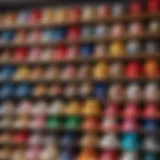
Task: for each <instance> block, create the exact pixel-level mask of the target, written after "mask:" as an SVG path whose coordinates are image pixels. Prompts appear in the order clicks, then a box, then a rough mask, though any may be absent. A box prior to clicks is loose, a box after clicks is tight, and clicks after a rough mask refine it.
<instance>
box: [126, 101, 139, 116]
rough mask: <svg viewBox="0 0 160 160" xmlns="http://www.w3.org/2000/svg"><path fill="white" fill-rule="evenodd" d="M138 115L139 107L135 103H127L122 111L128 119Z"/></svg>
mask: <svg viewBox="0 0 160 160" xmlns="http://www.w3.org/2000/svg"><path fill="white" fill-rule="evenodd" d="M140 114H141V112H140V107H139V106H138V105H137V104H136V103H129V104H127V105H126V107H125V109H124V116H125V117H128V118H136V117H138V116H139V115H140Z"/></svg>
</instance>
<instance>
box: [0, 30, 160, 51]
mask: <svg viewBox="0 0 160 160" xmlns="http://www.w3.org/2000/svg"><path fill="white" fill-rule="evenodd" d="M148 39H149V40H151V39H152V40H159V39H160V33H154V34H153V33H148V32H146V33H143V34H141V35H137V36H134V35H129V34H126V35H124V36H123V37H112V36H108V37H102V38H79V39H77V40H67V39H66V40H53V41H48V42H44V43H43V42H36V43H34V42H33V43H14V42H10V43H1V44H0V48H17V47H26V48H28V47H29V48H31V47H53V46H54V45H57V44H65V45H71V44H78V45H80V44H86V43H106V42H110V41H116V40H121V41H126V40H148Z"/></svg>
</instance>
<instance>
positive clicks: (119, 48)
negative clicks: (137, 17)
mask: <svg viewBox="0 0 160 160" xmlns="http://www.w3.org/2000/svg"><path fill="white" fill-rule="evenodd" d="M124 54H125V46H124V44H123V43H122V42H120V41H115V42H113V43H112V44H111V45H110V55H111V56H117V57H119V56H123V55H124Z"/></svg>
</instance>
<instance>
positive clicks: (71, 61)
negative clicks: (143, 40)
mask: <svg viewBox="0 0 160 160" xmlns="http://www.w3.org/2000/svg"><path fill="white" fill-rule="evenodd" d="M13 54H14V53H13ZM109 54H110V53H106V56H104V57H94V56H93V57H85V58H83V57H76V58H75V59H67V58H66V59H65V58H64V59H63V60H54V59H53V60H50V61H41V60H39V61H22V62H18V61H17V62H16V61H12V60H11V61H0V66H4V65H14V66H22V65H26V66H37V65H40V66H50V65H66V64H83V63H84V64H86V63H87V64H88V63H97V62H98V61H105V62H112V61H118V60H120V61H124V62H127V61H131V60H150V59H155V60H160V52H154V53H145V52H139V53H136V55H133V56H130V55H129V54H128V53H124V55H123V56H119V57H118V56H117V57H116V56H111V55H109Z"/></svg>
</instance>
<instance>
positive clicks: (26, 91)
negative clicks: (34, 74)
mask: <svg viewBox="0 0 160 160" xmlns="http://www.w3.org/2000/svg"><path fill="white" fill-rule="evenodd" d="M31 91H32V88H31V86H30V85H29V84H26V83H24V84H20V85H19V86H18V87H17V90H16V96H17V97H26V96H29V95H30V94H31Z"/></svg>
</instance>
